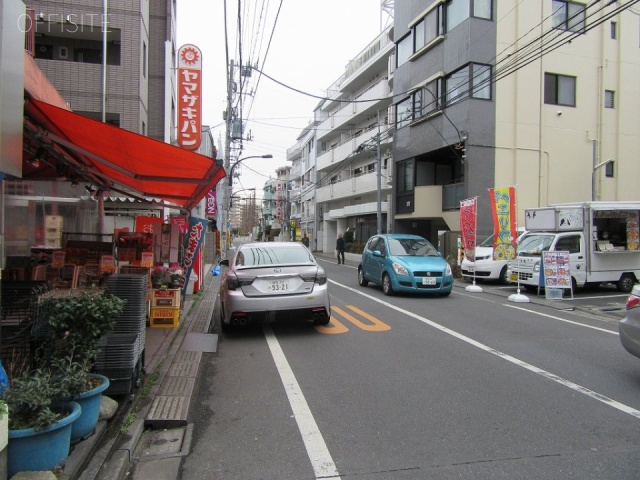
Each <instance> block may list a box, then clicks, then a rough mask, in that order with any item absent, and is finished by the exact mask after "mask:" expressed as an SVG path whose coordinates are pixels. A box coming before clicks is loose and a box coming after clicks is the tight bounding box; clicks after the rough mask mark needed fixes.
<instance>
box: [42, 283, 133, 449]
mask: <svg viewBox="0 0 640 480" xmlns="http://www.w3.org/2000/svg"><path fill="white" fill-rule="evenodd" d="M124 304H125V300H123V299H121V298H118V297H116V296H113V295H109V294H107V293H105V292H104V291H101V290H98V291H89V292H83V293H80V294H73V293H72V294H70V295H67V296H62V297H50V298H47V299H45V300H44V301H43V302H42V308H43V312H44V315H43V319H44V320H46V321H47V325H48V329H49V336H48V340H47V341H45V342H43V343H42V345H41V346H40V348H39V349H38V351H37V355H36V362H37V364H38V365H39V366H40V368H41V369H43V370H45V371H46V372H47V373H48V374H49V376H50V378H51V379H52V380H53V381H54V382H56V383H57V385H58V387H59V390H60V394H59V400H60V401H61V402H62V403H66V402H67V401H69V400H73V401H76V402H78V403H79V404H80V405H81V407H82V415H81V416H80V418H79V419H78V420H77V421H75V422H74V424H73V429H72V438H71V441H72V443H75V442H77V441H79V440H81V439H83V438H86V437H87V436H89V435H91V434H92V433H93V431H94V429H95V426H96V424H97V423H98V418H99V415H100V397H101V394H102V392H103V391H105V390H106V389H107V388H108V387H109V379H108V378H107V377H105V376H103V375H98V374H96V373H91V370H92V369H93V366H94V364H95V361H96V359H97V357H98V345H99V342H100V339H101V338H102V336H103V335H105V334H107V333H109V332H110V331H112V330H113V328H114V326H115V322H116V320H117V317H118V316H119V315H120V314H121V313H122V312H123V310H124Z"/></svg>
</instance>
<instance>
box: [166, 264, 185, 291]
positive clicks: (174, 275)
mask: <svg viewBox="0 0 640 480" xmlns="http://www.w3.org/2000/svg"><path fill="white" fill-rule="evenodd" d="M169 275H170V277H171V288H181V287H182V278H183V272H182V269H181V268H180V266H179V265H172V266H171V267H169Z"/></svg>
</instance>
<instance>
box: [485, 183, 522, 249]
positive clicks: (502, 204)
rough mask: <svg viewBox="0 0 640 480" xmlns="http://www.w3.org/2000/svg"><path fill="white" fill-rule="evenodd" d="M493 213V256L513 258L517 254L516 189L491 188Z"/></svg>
mask: <svg viewBox="0 0 640 480" xmlns="http://www.w3.org/2000/svg"><path fill="white" fill-rule="evenodd" d="M489 197H490V200H491V211H492V213H493V258H494V259H496V260H511V259H513V258H515V256H516V239H517V233H516V189H515V187H503V188H490V189H489Z"/></svg>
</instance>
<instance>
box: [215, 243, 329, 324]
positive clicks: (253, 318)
mask: <svg viewBox="0 0 640 480" xmlns="http://www.w3.org/2000/svg"><path fill="white" fill-rule="evenodd" d="M220 265H221V266H226V267H228V268H226V269H224V271H223V274H222V278H221V281H220V303H221V307H222V308H221V311H222V318H221V321H222V328H223V329H226V328H228V327H229V326H242V325H247V324H249V323H252V322H257V321H261V320H267V321H270V320H275V319H287V318H289V319H300V320H309V321H313V322H314V324H316V325H326V324H327V323H329V320H330V316H331V305H330V302H329V291H328V288H327V275H326V273H325V271H324V269H323V268H322V267H321V266H320V265H318V263H317V262H316V259H315V257H314V256H313V254H312V253H311V252H310V251H309V250H308V249H307V247H305V246H304V245H303V244H302V243H297V242H258V243H246V244H244V245H241V246H239V247H238V248H237V249H236V251H235V253H234V255H233V258H232V259H231V260H222V261H221V262H220Z"/></svg>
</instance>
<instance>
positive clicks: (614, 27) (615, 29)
mask: <svg viewBox="0 0 640 480" xmlns="http://www.w3.org/2000/svg"><path fill="white" fill-rule="evenodd" d="M610 30H611V40H615V39H616V38H618V24H617V23H616V22H611V25H610Z"/></svg>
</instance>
